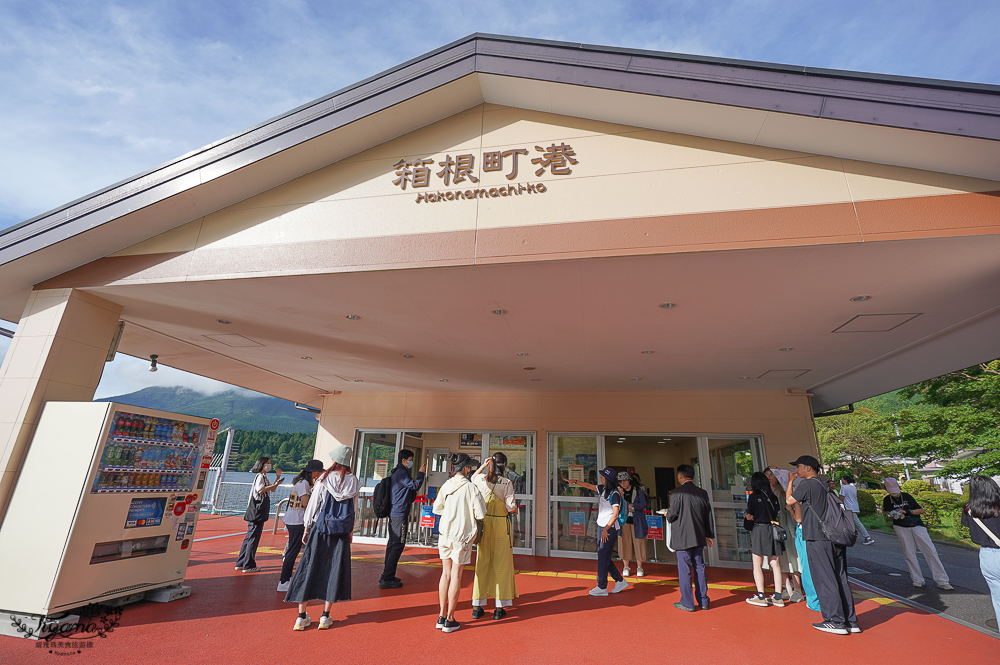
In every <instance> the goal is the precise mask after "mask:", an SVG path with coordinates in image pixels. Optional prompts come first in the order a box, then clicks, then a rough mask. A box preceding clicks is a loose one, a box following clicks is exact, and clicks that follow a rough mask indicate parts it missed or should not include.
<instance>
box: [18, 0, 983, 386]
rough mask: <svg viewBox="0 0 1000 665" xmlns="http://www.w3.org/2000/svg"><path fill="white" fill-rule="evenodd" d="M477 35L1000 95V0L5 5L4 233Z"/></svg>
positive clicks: (208, 0) (248, 0) (175, 0)
mask: <svg viewBox="0 0 1000 665" xmlns="http://www.w3.org/2000/svg"><path fill="white" fill-rule="evenodd" d="M473 32H488V33H498V34H508V35H516V36H521V37H535V38H542V39H557V40H564V41H570V42H584V43H590V44H602V45H608V46H623V47H631V48H645V49H653V50H661V51H674V52H681V53H692V54H701V55H713V56H722V57H728V58H739V59H746V60H759V61H764V62H777V63H786V64H798V65H808V66H812V67H828V68H835V69H849V70H856V71H869V72H879V73H885V74H899V75H907V76H921V77H928V78H941V79H954V80H961V81H974V82H980V83H993V84H1000V49H997V47H996V46H997V37H996V35H997V34H998V33H1000V2H996V1H995V0H993V1H979V2H972V1H966V2H963V1H953V2H941V1H937V2H934V1H929V0H925V1H920V0H911V1H909V2H901V1H899V2H888V1H879V0H867V1H854V0H842V1H839V2H809V1H807V0H799V1H794V0H755V1H751V0H734V1H729V2H713V1H711V0H677V1H672V0H661V1H659V2H615V1H613V0H602V1H599V2H594V1H591V0H577V1H575V2H544V1H543V0H536V1H532V2H527V1H522V0H508V1H507V2H505V3H502V4H501V3H471V2H469V3H462V2H433V1H423V2H422V1H420V0H413V1H411V2H332V1H331V2H304V1H300V0H242V1H234V0H223V1H213V0H197V1H193V0H169V1H168V0H161V1H156V0H153V1H143V0H133V1H132V2H121V3H114V2H98V1H91V0H74V1H73V2H68V1H65V0H63V1H62V2H46V1H44V0H29V1H23V0H0V91H2V92H0V229H2V228H5V227H7V226H10V225H12V224H16V223H18V222H21V221H24V220H25V219H28V218H30V217H32V216H34V215H38V214H40V213H43V212H45V211H47V210H50V209H52V208H54V207H56V206H59V205H62V204H64V203H67V202H69V201H71V200H73V199H75V198H78V197H80V196H84V195H86V194H88V193H90V192H92V191H94V190H97V189H100V188H102V187H106V186H108V185H110V184H113V183H115V182H117V181H119V180H122V179H125V178H127V177H129V176H131V175H134V174H136V173H138V172H140V171H143V170H146V169H148V168H151V167H153V166H156V165H158V164H161V163H163V162H165V161H168V160H170V159H173V158H175V157H178V156H180V155H182V154H184V153H187V152H189V151H191V150H194V149H196V148H199V147H201V146H203V145H206V144H208V143H212V142H214V141H217V140H219V139H221V138H224V137H226V136H228V135H230V134H233V133H235V132H238V131H239V130H241V129H244V128H246V127H249V126H251V125H254V124H256V123H258V122H261V121H262V120H266V119H267V118H270V117H272V116H275V115H278V114H280V113H283V112H284V111H287V110H290V109H292V108H294V107H296V106H298V105H300V104H303V103H305V102H308V101H310V100H312V99H315V98H317V97H321V96H323V95H326V94H328V93H330V92H332V91H334V90H337V89H338V88H341V87H344V86H346V85H350V84H351V83H354V82H356V81H358V80H361V79H363V78H365V77H368V76H371V75H373V74H376V73H378V72H380V71H382V70H384V69H387V68H389V67H392V66H394V65H397V64H399V63H402V62H404V61H406V60H408V59H410V58H413V57H416V56H418V55H420V54H422V53H425V52H427V51H430V50H432V49H435V48H437V47H439V46H443V45H444V44H447V43H448V42H451V41H453V40H455V39H458V38H461V37H464V36H466V35H468V34H470V33H473ZM3 325H4V324H2V323H0V326H3ZM5 327H9V326H5ZM5 342H6V340H5V338H3V337H0V352H3V351H5V350H6V344H5ZM117 362H118V361H116V363H117ZM137 362H138V361H137ZM123 364H124V363H123ZM142 371H143V372H145V370H144V369H143V370H142ZM158 374H159V373H158ZM145 375H146V376H148V377H155V376H156V375H153V374H149V373H148V372H145ZM157 378H158V379H159V378H162V377H157ZM123 385H124V384H123Z"/></svg>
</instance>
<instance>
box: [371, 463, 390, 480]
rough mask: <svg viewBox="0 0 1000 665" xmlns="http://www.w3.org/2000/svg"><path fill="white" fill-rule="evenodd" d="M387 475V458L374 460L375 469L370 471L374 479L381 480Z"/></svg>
mask: <svg viewBox="0 0 1000 665" xmlns="http://www.w3.org/2000/svg"><path fill="white" fill-rule="evenodd" d="M387 475H389V460H387V459H377V460H375V471H374V472H372V477H373V478H374V479H375V480H382V479H383V478H385V477H386V476H387Z"/></svg>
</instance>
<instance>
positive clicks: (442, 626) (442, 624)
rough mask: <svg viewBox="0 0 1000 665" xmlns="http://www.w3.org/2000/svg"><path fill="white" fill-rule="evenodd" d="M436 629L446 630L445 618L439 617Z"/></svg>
mask: <svg viewBox="0 0 1000 665" xmlns="http://www.w3.org/2000/svg"><path fill="white" fill-rule="evenodd" d="M434 627H435V628H437V629H438V630H441V629H442V628H444V617H438V622H437V625H436V626H434Z"/></svg>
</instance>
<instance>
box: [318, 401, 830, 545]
mask: <svg viewBox="0 0 1000 665" xmlns="http://www.w3.org/2000/svg"><path fill="white" fill-rule="evenodd" d="M361 428H363V429H386V430H404V431H408V432H425V436H427V437H430V436H433V435H431V433H430V432H431V430H452V431H458V432H462V431H465V432H477V431H494V432H497V431H514V432H535V433H536V435H537V437H536V439H535V441H536V452H535V478H534V494H535V497H536V498H537V501H536V512H535V517H536V519H535V522H534V523H535V537H536V538H545V537H546V534H547V533H548V528H549V524H548V522H549V519H548V511H547V510H545V509H544V507H545V505H546V503H547V497H548V495H549V488H548V457H549V452H548V444H547V442H548V434H549V433H550V432H553V433H558V432H607V433H617V434H621V433H637V434H638V433H647V432H657V433H665V432H673V433H690V434H695V433H703V434H737V435H751V434H752V435H759V436H761V437H762V438H763V441H764V448H765V455H766V457H767V459H768V460H778V461H779V463H780V462H781V461H783V460H784V461H787V460H791V459H795V458H796V457H798V456H799V455H802V454H811V455H818V450H817V445H816V432H815V429H814V428H813V424H812V409H811V406H810V403H809V397H808V396H807V395H789V394H786V393H784V392H783V391H731V392H600V393H586V392H579V393H546V392H532V393H528V392H521V393H482V392H479V393H472V392H470V393H446V392H409V393H408V392H390V393H340V394H336V395H326V396H324V400H323V409H322V413H321V414H320V422H319V432H318V436H317V437H316V451H315V456H316V457H317V458H319V459H324V456H325V455H327V454H328V452H329V451H330V450H331V449H332V448H333V446H334V445H335V444H336V443H344V444H346V445H349V446H353V445H354V438H355V436H354V435H355V431H356V430H357V429H361ZM438 436H448V435H447V434H445V435H438ZM451 436H453V437H457V436H458V435H457V434H454V433H453V434H451ZM425 441H427V439H425ZM429 445H430V444H429V443H425V446H429ZM456 445H457V444H456ZM690 456H693V455H690ZM690 456H689V457H690ZM641 475H643V479H644V480H645V474H641Z"/></svg>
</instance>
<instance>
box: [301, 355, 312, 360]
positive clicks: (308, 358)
mask: <svg viewBox="0 0 1000 665" xmlns="http://www.w3.org/2000/svg"><path fill="white" fill-rule="evenodd" d="M299 357H300V358H302V360H312V356H299Z"/></svg>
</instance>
